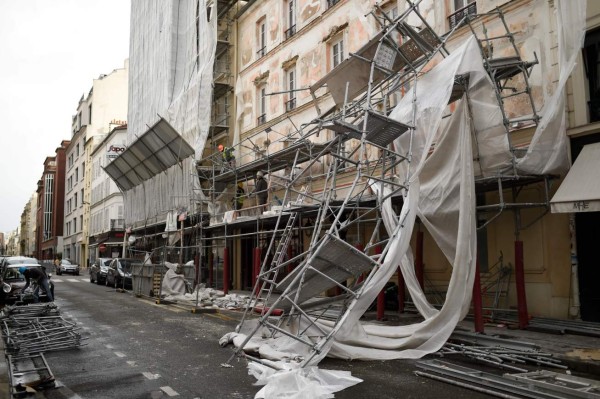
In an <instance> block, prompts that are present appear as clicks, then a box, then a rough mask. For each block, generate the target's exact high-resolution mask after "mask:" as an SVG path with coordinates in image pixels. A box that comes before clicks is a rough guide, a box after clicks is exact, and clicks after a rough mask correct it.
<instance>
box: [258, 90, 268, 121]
mask: <svg viewBox="0 0 600 399" xmlns="http://www.w3.org/2000/svg"><path fill="white" fill-rule="evenodd" d="M257 103H258V115H259V116H258V118H257V119H256V124H257V125H262V124H263V123H265V122H266V121H267V88H266V86H261V87H260V88H259V89H258V99H257Z"/></svg>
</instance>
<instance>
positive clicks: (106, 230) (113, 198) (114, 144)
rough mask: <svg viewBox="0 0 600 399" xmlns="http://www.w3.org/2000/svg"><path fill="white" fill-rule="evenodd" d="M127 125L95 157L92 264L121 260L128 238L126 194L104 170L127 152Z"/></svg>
mask: <svg viewBox="0 0 600 399" xmlns="http://www.w3.org/2000/svg"><path fill="white" fill-rule="evenodd" d="M126 141H127V126H126V125H123V126H119V127H116V128H114V129H113V130H112V131H111V132H110V134H109V135H108V136H107V137H106V138H105V139H104V140H102V142H100V144H98V145H97V146H96V148H95V149H94V150H93V151H92V154H91V164H92V165H91V166H92V167H91V176H90V181H91V190H90V194H91V195H90V223H89V228H88V233H89V237H90V239H89V262H90V264H91V263H92V262H93V261H94V260H95V259H96V258H99V257H104V258H110V257H118V256H119V255H120V253H121V250H122V245H123V235H124V231H125V229H124V227H125V223H124V215H123V195H122V194H121V191H119V188H118V187H117V185H116V184H115V182H114V181H113V180H112V179H111V178H110V177H108V175H107V174H106V172H105V171H104V169H103V168H104V167H105V166H106V165H108V164H109V163H110V162H112V160H113V159H115V158H116V157H117V156H119V154H121V153H122V152H123V151H125V148H126V145H125V143H126Z"/></svg>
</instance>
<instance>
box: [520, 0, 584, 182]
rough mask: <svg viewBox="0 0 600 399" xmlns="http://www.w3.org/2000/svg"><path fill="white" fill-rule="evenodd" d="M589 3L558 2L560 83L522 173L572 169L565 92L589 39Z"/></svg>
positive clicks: (547, 104)
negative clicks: (587, 33) (587, 36)
mask: <svg viewBox="0 0 600 399" xmlns="http://www.w3.org/2000/svg"><path fill="white" fill-rule="evenodd" d="M586 3H587V2H586V1H585V0H574V1H568V0H561V1H557V2H556V13H557V15H556V21H557V32H558V67H559V69H560V72H559V80H558V84H557V86H556V88H555V90H554V92H553V94H552V95H551V97H550V98H549V99H548V100H547V101H546V102H545V104H544V109H543V110H542V119H541V120H540V123H539V124H538V127H537V129H536V131H535V134H534V136H533V139H532V140H531V144H530V145H529V149H528V151H527V154H526V156H525V157H524V158H522V159H520V160H519V161H518V163H517V168H518V170H519V171H520V172H522V173H531V174H547V173H564V172H565V171H566V170H567V169H568V168H569V157H568V151H567V149H568V137H567V135H566V130H567V118H566V112H565V111H566V110H565V104H566V92H565V90H566V84H567V79H568V78H569V76H570V75H571V72H572V71H573V67H574V66H575V62H576V59H577V55H578V54H579V51H580V49H581V47H582V46H583V41H584V39H585V25H586V21H585V18H586ZM547 4H548V3H547Z"/></svg>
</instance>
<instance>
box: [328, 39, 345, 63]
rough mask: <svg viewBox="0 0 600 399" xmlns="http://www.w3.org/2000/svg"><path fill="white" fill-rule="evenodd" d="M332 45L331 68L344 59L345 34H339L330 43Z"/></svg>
mask: <svg viewBox="0 0 600 399" xmlns="http://www.w3.org/2000/svg"><path fill="white" fill-rule="evenodd" d="M330 47H331V69H333V68H335V67H336V66H338V65H340V64H341V63H342V61H344V36H343V35H339V36H338V37H337V38H336V39H335V40H334V41H332V42H331V44H330Z"/></svg>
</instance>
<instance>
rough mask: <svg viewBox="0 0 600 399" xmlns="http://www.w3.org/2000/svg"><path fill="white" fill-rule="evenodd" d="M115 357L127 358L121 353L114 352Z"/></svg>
mask: <svg viewBox="0 0 600 399" xmlns="http://www.w3.org/2000/svg"><path fill="white" fill-rule="evenodd" d="M115 355H117V356H119V357H125V356H127V355H125V354H124V353H123V352H115Z"/></svg>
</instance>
